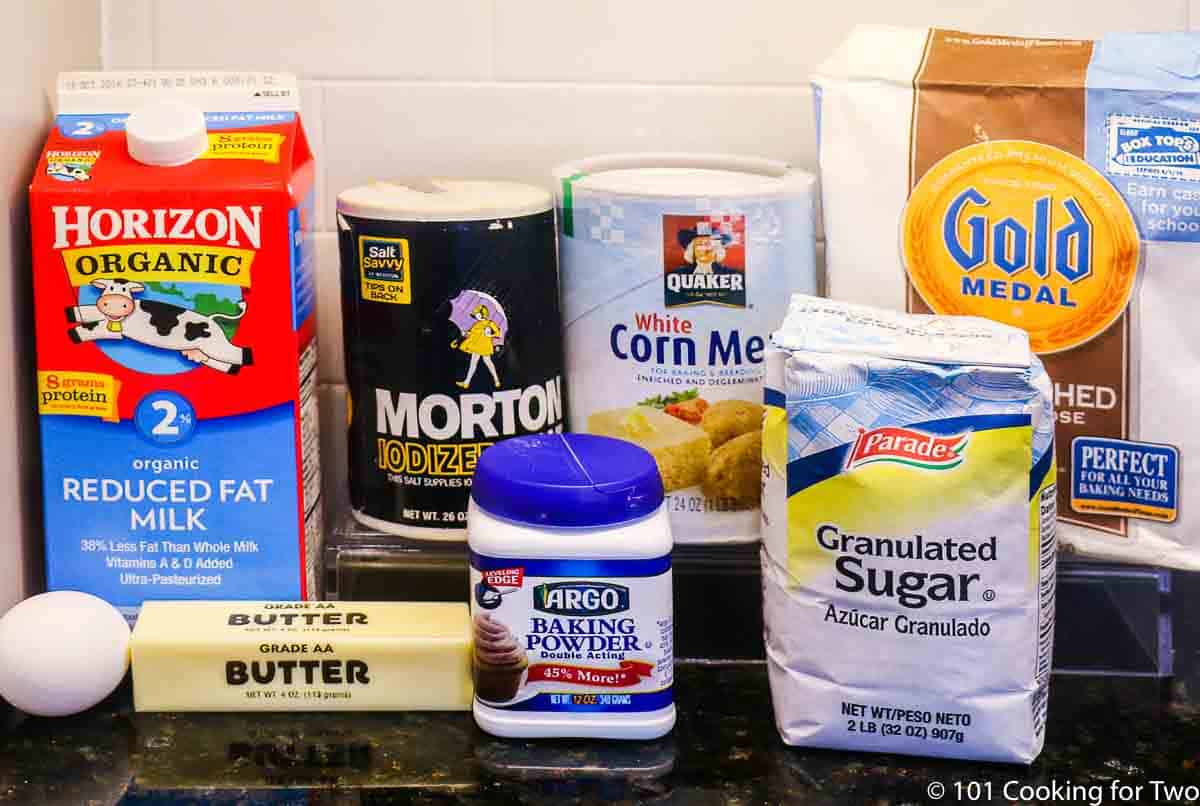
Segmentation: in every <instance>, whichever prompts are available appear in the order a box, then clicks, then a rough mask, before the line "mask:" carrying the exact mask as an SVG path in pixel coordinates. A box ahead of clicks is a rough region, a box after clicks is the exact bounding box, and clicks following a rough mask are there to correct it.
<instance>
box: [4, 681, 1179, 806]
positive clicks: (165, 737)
mask: <svg viewBox="0 0 1200 806" xmlns="http://www.w3.org/2000/svg"><path fill="white" fill-rule="evenodd" d="M676 690H677V696H678V702H679V706H680V708H679V723H678V726H677V728H676V729H675V731H674V732H673V733H672V734H671V735H669V736H668V737H666V738H665V739H662V740H659V741H655V742H648V743H619V742H611V743H598V742H577V741H541V742H524V741H502V740H498V739H493V738H490V737H489V736H487V735H486V734H483V733H482V732H480V731H479V730H478V729H476V727H475V726H474V724H473V722H472V720H471V717H470V715H469V714H466V713H456V714H190V715H184V714H135V713H133V711H132V707H131V704H130V691H129V686H128V684H126V685H125V686H124V687H123V688H122V689H121V690H119V691H118V692H117V693H116V694H114V695H113V697H111V698H110V699H109V700H108V701H106V702H105V703H103V704H102V705H100V706H99V707H97V708H95V709H93V710H92V711H90V712H88V713H86V714H83V715H80V716H78V717H72V718H68V719H62V720H47V719H33V718H26V717H22V716H20V715H17V714H13V713H11V712H9V713H8V714H7V715H6V717H5V721H4V723H3V725H2V726H0V728H2V732H0V804H8V803H13V804H71V806H75V804H81V803H87V804H112V803H122V804H143V803H146V804H149V803H155V804H158V803H189V804H206V803H218V804H226V803H237V804H258V803H262V804H282V803H296V804H300V803H304V804H308V803H319V804H343V803H364V804H386V803H422V804H425V803H436V804H442V803H467V804H476V803H489V804H490V803H497V804H510V803H559V802H563V803H601V802H616V803H634V802H652V803H669V804H674V803H680V804H691V803H696V804H715V803H730V804H777V803H804V804H843V803H845V804H872V805H873V806H886V805H887V804H895V805H896V806H899V805H900V804H914V803H932V802H935V801H933V800H931V799H929V797H928V795H927V792H928V787H929V785H930V784H931V783H934V782H939V783H942V784H943V785H945V786H948V787H951V788H952V787H953V786H954V782H956V781H961V782H972V781H973V782H981V783H983V782H991V783H992V784H993V790H994V791H993V797H991V798H987V797H986V796H985V797H982V798H980V799H978V800H976V801H975V802H982V803H1010V802H1012V801H1011V800H1010V799H1009V798H1006V797H1004V795H1003V792H1002V789H1001V788H1002V787H1003V785H1004V784H1005V783H1006V782H1009V781H1017V782H1021V783H1025V784H1033V785H1038V784H1048V783H1050V782H1051V781H1057V782H1060V783H1068V782H1069V783H1075V784H1085V785H1096V784H1100V785H1103V786H1106V787H1107V786H1110V785H1111V781H1112V780H1114V779H1121V780H1123V781H1127V782H1134V783H1142V784H1148V782H1149V781H1150V780H1152V779H1156V778H1157V779H1162V780H1166V781H1168V782H1170V783H1172V784H1176V785H1187V784H1196V785H1200V709H1196V708H1193V707H1192V706H1188V705H1181V704H1178V702H1180V701H1181V698H1180V697H1179V696H1175V697H1173V698H1172V697H1169V696H1168V694H1169V693H1170V689H1169V687H1168V686H1167V684H1164V683H1163V682H1161V681H1158V680H1154V679H1148V678H1144V679H1121V680H1115V679H1098V678H1083V677H1063V676H1059V677H1056V678H1055V679H1054V681H1053V686H1052V692H1051V700H1050V721H1049V725H1048V728H1047V730H1048V733H1047V742H1046V750H1045V751H1044V752H1043V754H1042V756H1041V758H1040V759H1039V760H1038V761H1037V762H1036V763H1035V764H1034V765H1033V766H1031V767H1021V766H1009V765H997V764H972V763H964V762H953V761H940V760H929V759H919V758H905V757H901V756H885V755H867V754H851V753H840V752H830V751H813V750H799V749H794V748H788V747H786V746H784V745H783V743H782V742H781V741H780V740H779V737H778V736H777V734H776V733H775V727H774V724H773V722H772V716H771V706H770V697H769V693H768V689H767V681H766V670H765V667H764V666H763V665H761V664H754V663H749V664H739V665H718V666H707V665H706V666H702V665H693V664H688V665H681V666H680V667H679V668H678V673H677V689H676ZM1178 693H1179V692H1176V695H1178ZM950 792H951V793H952V792H953V789H951V790H950ZM942 802H947V803H954V802H960V801H956V800H955V798H954V797H953V794H950V795H947V796H946V797H945V798H944V799H943V800H942ZM1020 802H1022V803H1040V802H1049V801H1043V800H1039V799H1037V798H1030V797H1026V798H1023V799H1022V800H1021V801H1020ZM1075 802H1083V801H1075ZM1104 802H1106V803H1109V802H1120V801H1112V800H1106V801H1104ZM1127 802H1137V801H1127ZM1142 802H1152V801H1151V800H1150V799H1149V797H1148V796H1147V797H1144V798H1143V800H1142ZM1160 802H1161V801H1160Z"/></svg>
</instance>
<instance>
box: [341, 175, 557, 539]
mask: <svg viewBox="0 0 1200 806" xmlns="http://www.w3.org/2000/svg"><path fill="white" fill-rule="evenodd" d="M337 208H338V232H339V237H340V246H341V262H342V318H343V327H344V331H345V349H346V384H347V388H348V390H349V409H350V411H349V477H350V499H351V504H352V506H353V509H354V515H355V517H356V518H357V519H358V520H359V521H360V522H362V523H363V524H365V525H367V526H370V527H373V528H375V529H380V530H383V531H386V532H391V533H395V534H399V535H402V536H405V537H411V538H416V539H426V540H429V539H435V540H465V539H466V532H465V527H466V519H467V499H468V497H469V495H470V489H471V487H470V485H471V475H472V474H473V473H474V472H475V463H476V462H477V461H478V459H479V455H480V454H481V453H482V452H483V450H484V449H485V448H487V447H488V446H490V445H492V444H494V443H495V442H497V441H499V440H502V439H505V438H507V437H511V436H515V435H518V434H530V433H542V432H551V431H560V430H562V427H563V411H564V408H563V406H564V402H563V382H562V374H563V357H562V340H561V338H560V337H559V334H560V333H561V332H562V315H561V313H560V310H559V301H558V266H557V263H556V259H555V232H554V210H553V203H552V200H551V197H550V194H549V193H547V192H546V191H544V190H542V189H541V188H537V187H533V186H530V185H521V184H516V183H513V182H485V181H461V180H448V179H431V180H423V181H417V182H404V183H399V182H376V183H374V184H371V185H364V186H361V187H356V188H351V189H350V190H346V191H343V192H342V193H341V194H340V195H339V196H338V205H337Z"/></svg>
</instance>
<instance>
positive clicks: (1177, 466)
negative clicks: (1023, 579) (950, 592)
mask: <svg viewBox="0 0 1200 806" xmlns="http://www.w3.org/2000/svg"><path fill="white" fill-rule="evenodd" d="M1198 57H1200V36H1197V35H1194V34H1185V33H1178V34H1117V35H1110V36H1106V37H1105V38H1104V39H1102V40H1099V41H1097V42H1087V41H1080V40H1041V39H1024V38H1012V37H1002V36H980V35H975V34H964V33H960V32H956V31H946V30H939V29H932V30H929V29H904V28H888V27H861V28H858V29H856V30H855V31H854V32H853V33H852V34H851V36H850V37H849V38H848V39H847V40H846V41H845V42H844V43H843V44H842V45H841V47H840V48H839V49H838V50H837V52H836V53H835V54H834V55H833V56H832V57H831V58H830V59H829V60H828V61H827V62H826V63H825V64H824V65H822V67H821V68H820V69H819V71H818V75H817V77H816V79H815V85H816V93H817V108H818V118H819V129H820V162H821V173H822V177H821V180H822V181H821V184H822V194H823V195H822V202H823V208H824V215H825V228H826V234H827V239H828V241H827V260H828V283H829V285H828V287H829V292H830V296H831V297H833V298H835V299H841V300H847V301H852V302H859V303H869V304H873V305H879V306H882V307H885V308H891V309H895V310H908V311H911V312H915V313H928V312H933V313H936V314H968V315H975V316H984V317H988V318H990V319H995V320H997V321H1000V322H1004V323H1006V324H1010V325H1014V326H1017V327H1020V328H1022V329H1024V330H1025V331H1026V332H1027V333H1028V334H1029V339H1030V345H1031V347H1032V348H1033V350H1034V352H1036V353H1037V354H1038V355H1040V356H1041V358H1042V360H1043V361H1044V362H1045V366H1046V371H1047V372H1048V373H1049V375H1050V377H1051V378H1052V379H1053V381H1054V406H1055V409H1056V410H1057V443H1058V453H1059V472H1058V513H1059V519H1060V528H1059V537H1060V538H1061V540H1062V542H1063V544H1064V546H1065V547H1066V548H1068V549H1071V550H1074V551H1076V552H1078V553H1080V554H1083V555H1086V556H1090V557H1095V558H1103V559H1112V560H1122V561H1128V562H1139V563H1151V564H1158V565H1165V566H1173V567H1177V568H1188V569H1198V568H1200V528H1197V527H1198V526H1200V522H1198V521H1196V520H1194V519H1195V518H1196V517H1197V516H1196V515H1190V514H1189V513H1190V512H1191V510H1190V504H1194V503H1196V502H1197V501H1200V473H1191V474H1188V473H1187V472H1185V464H1186V462H1187V461H1188V457H1189V456H1191V455H1193V454H1197V453H1200V430H1197V429H1196V428H1195V427H1194V426H1193V425H1192V422H1191V418H1192V409H1194V408H1195V401H1196V399H1197V394H1196V391H1195V390H1196V388H1197V387H1196V385H1195V381H1194V378H1193V375H1194V372H1193V371H1189V370H1190V369H1192V368H1194V366H1195V358H1194V356H1195V348H1194V346H1193V345H1194V344H1195V343H1196V341H1197V339H1196V336H1197V335H1198V334H1197V331H1196V328H1197V326H1198V325H1197V324H1196V323H1197V322H1200V320H1198V319H1197V318H1196V316H1195V311H1197V310H1198V309H1200V283H1197V282H1196V280H1195V266H1196V263H1197V261H1198V260H1200V79H1198V78H1197V77H1196V71H1195V64H1196V61H1197V58H1198ZM897 234H899V238H897ZM1189 517H1191V518H1193V520H1191V521H1189Z"/></svg>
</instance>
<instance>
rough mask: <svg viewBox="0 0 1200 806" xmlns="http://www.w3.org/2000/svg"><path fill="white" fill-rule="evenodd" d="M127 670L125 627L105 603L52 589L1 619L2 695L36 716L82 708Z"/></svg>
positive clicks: (108, 689)
mask: <svg viewBox="0 0 1200 806" xmlns="http://www.w3.org/2000/svg"><path fill="white" fill-rule="evenodd" d="M128 669H129V625H128V624H127V623H126V622H125V618H124V617H123V616H122V615H121V614H120V613H119V612H118V611H117V609H116V608H114V607H113V606H112V605H110V604H109V603H108V602H106V601H104V600H103V599H99V598H97V597H95V596H92V595H90V594H87V593H77V592H75V591H54V592H52V593H43V594H41V595H40V596H34V597H33V598H31V599H26V600H25V601H24V602H21V603H20V604H19V605H17V606H16V607H14V608H13V609H12V610H9V611H8V613H7V614H6V615H5V616H4V618H0V697H3V698H4V699H6V700H8V701H9V702H10V703H12V704H13V705H14V706H16V707H17V708H19V709H20V710H22V711H24V712H26V713H29V714H34V715H35V716H67V715H68V714H77V713H79V712H80V711H86V710H87V709H88V708H91V707H92V706H93V705H95V704H96V703H98V702H100V701H101V700H103V699H104V698H105V697H107V696H108V695H109V694H111V693H112V692H113V690H114V689H116V687H117V686H119V685H120V684H121V680H122V679H123V678H124V677H125V672H126V671H127V670H128Z"/></svg>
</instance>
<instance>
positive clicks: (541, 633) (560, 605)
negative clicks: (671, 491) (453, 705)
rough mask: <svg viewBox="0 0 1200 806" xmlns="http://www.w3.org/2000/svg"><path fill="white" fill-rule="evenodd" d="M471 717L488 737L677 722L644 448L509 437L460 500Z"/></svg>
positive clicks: (651, 471) (656, 488) (617, 730)
mask: <svg viewBox="0 0 1200 806" xmlns="http://www.w3.org/2000/svg"><path fill="white" fill-rule="evenodd" d="M469 522H470V529H469V531H470V560H471V614H472V629H473V639H474V640H473V645H474V649H473V654H472V666H473V669H474V680H475V703H474V708H473V710H474V712H475V721H476V722H478V723H479V726H480V727H481V728H483V729H484V730H486V731H487V732H489V733H492V734H495V735H497V736H519V737H536V736H541V737H571V736H576V737H591V738H607V739H653V738H656V737H658V736H662V735H663V734H665V733H667V732H668V731H670V730H671V728H672V727H673V726H674V724H675V703H674V695H673V684H674V676H675V660H674V621H673V605H672V598H671V544H672V541H671V526H670V521H669V519H668V517H667V512H666V509H665V508H664V506H663V485H662V479H661V478H660V477H659V473H658V468H657V466H656V464H655V461H654V457H652V456H651V455H650V454H649V453H648V452H647V451H646V450H644V449H642V448H640V447H638V446H637V445H633V444H632V443H630V442H626V441H622V440H616V439H612V438H609V437H601V436H594V435H591V434H553V435H537V436H529V437H518V438H516V439H511V440H508V441H506V442H502V443H500V444H499V445H497V446H496V447H494V448H491V449H489V450H488V451H487V453H485V454H484V455H483V457H482V458H481V459H480V461H479V469H478V471H477V472H476V474H475V486H474V488H473V489H472V491H471V508H470V521H469Z"/></svg>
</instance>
